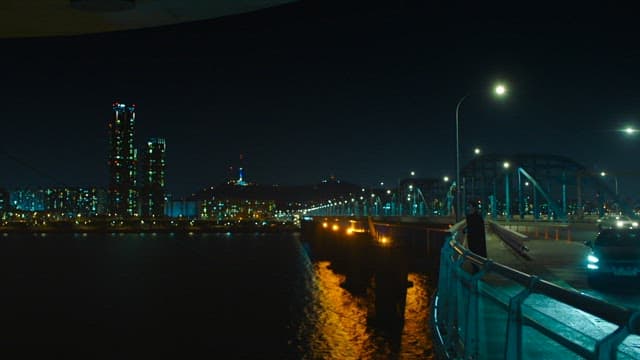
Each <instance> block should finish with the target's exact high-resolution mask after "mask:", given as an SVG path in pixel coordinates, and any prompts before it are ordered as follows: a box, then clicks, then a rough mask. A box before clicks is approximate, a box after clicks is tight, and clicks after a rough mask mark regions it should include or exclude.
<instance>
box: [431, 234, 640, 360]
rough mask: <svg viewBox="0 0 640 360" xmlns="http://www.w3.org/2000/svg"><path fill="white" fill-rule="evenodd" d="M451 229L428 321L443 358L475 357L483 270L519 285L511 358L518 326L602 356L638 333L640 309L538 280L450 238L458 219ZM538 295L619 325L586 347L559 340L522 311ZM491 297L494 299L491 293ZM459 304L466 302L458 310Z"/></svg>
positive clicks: (508, 349)
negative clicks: (468, 266) (474, 270)
mask: <svg viewBox="0 0 640 360" xmlns="http://www.w3.org/2000/svg"><path fill="white" fill-rule="evenodd" d="M456 225H460V226H458V227H457V228H455V230H454V231H452V232H451V235H450V236H449V238H448V239H447V240H446V241H445V243H444V245H443V247H442V250H441V258H440V274H439V279H438V291H437V294H436V296H435V297H434V309H433V319H432V320H433V326H434V328H435V333H436V334H437V335H438V340H439V345H440V348H441V350H443V353H444V355H446V356H445V357H458V356H460V354H461V353H464V358H469V357H472V358H478V356H479V350H478V346H479V345H478V342H479V337H480V336H482V334H479V329H478V325H477V323H478V321H479V319H478V317H479V316H480V315H479V314H478V306H479V305H478V298H479V297H480V296H484V297H489V298H491V297H492V295H491V294H490V292H487V291H486V290H483V289H484V288H482V289H481V287H480V286H479V285H480V283H481V282H482V283H483V286H485V287H486V286H488V287H491V285H490V284H488V283H486V282H483V281H481V279H482V277H483V276H484V275H485V274H488V273H491V274H496V275H499V276H501V277H502V278H506V279H510V280H512V281H514V282H516V283H518V284H519V285H521V286H522V287H523V288H524V290H523V291H521V292H520V293H519V294H517V295H516V296H513V297H512V298H511V300H510V301H509V304H505V307H506V308H507V309H508V312H507V313H508V318H509V319H508V321H507V339H506V341H505V349H504V356H505V358H509V359H511V358H512V357H513V358H517V359H521V358H522V341H523V340H522V325H523V324H527V325H530V326H532V327H534V328H536V330H539V332H540V333H541V334H542V335H545V336H546V338H547V339H550V340H551V341H555V342H556V343H559V344H560V345H563V346H565V348H567V349H568V350H570V351H572V352H574V353H576V354H578V355H580V356H584V357H587V358H593V359H606V358H610V357H611V356H615V354H616V353H617V351H618V346H619V345H620V344H621V343H622V342H623V341H624V340H625V339H626V338H627V337H628V336H629V335H640V312H638V311H634V310H632V309H628V308H625V307H622V306H618V305H614V304H611V303H607V302H605V301H602V300H599V299H597V298H594V297H591V296H589V295H586V294H582V293H580V292H577V291H575V290H570V289H566V288H562V287H560V286H558V285H555V284H553V283H551V282H548V281H546V280H543V279H539V278H538V277H536V276H533V275H529V274H526V273H523V272H521V271H518V270H516V269H513V268H510V267H508V266H505V265H502V264H499V263H496V262H493V261H492V260H490V259H486V258H483V257H481V256H479V255H476V254H474V253H472V252H471V251H469V250H468V249H467V248H465V247H464V246H462V244H461V243H460V242H459V241H456V240H455V239H456V238H457V237H458V236H459V231H458V230H459V229H460V228H461V227H462V224H456ZM464 263H471V264H475V265H477V266H478V267H479V268H480V271H479V272H478V273H476V274H469V273H468V272H467V271H465V270H464V269H463V268H462V266H463V264H464ZM534 293H535V294H539V295H543V296H546V297H548V298H550V299H554V300H556V301H559V302H562V303H564V304H566V305H568V306H571V307H573V308H574V309H579V310H581V311H583V312H585V313H588V314H591V315H593V316H597V317H599V318H601V319H603V320H605V321H607V322H609V323H611V324H614V325H617V326H618V328H617V330H616V331H614V332H613V333H611V334H609V335H607V336H605V337H604V338H602V339H599V340H594V341H595V345H594V346H593V347H592V348H593V349H592V348H591V347H586V346H583V345H580V344H576V343H574V342H572V341H570V340H568V339H564V338H563V335H562V334H560V333H555V332H554V330H553V329H550V328H547V327H545V326H544V325H542V324H539V323H538V322H537V321H536V320H535V319H532V318H529V317H528V316H527V315H526V314H524V313H523V312H522V303H523V302H524V300H525V299H526V298H527V297H528V296H529V295H531V294H534ZM493 300H499V299H497V298H494V299H493ZM463 307H465V308H464V309H463Z"/></svg>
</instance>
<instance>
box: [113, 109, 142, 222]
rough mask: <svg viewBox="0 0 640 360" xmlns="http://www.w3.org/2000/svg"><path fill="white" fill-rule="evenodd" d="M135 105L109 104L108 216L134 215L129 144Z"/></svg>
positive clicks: (132, 149) (133, 153)
mask: <svg viewBox="0 0 640 360" xmlns="http://www.w3.org/2000/svg"><path fill="white" fill-rule="evenodd" d="M135 119H136V106H135V105H130V106H127V105H125V104H122V103H120V102H117V101H116V102H114V103H113V114H112V117H111V120H110V121H109V161H108V164H109V189H108V193H109V214H110V215H111V216H133V215H136V212H137V200H138V194H137V190H136V164H137V151H136V149H135V147H134V144H133V135H134V128H135Z"/></svg>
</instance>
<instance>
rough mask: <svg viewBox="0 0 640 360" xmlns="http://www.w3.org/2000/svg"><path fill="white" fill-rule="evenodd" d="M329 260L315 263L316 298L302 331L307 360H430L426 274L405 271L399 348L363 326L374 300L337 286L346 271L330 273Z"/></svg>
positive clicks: (431, 352) (431, 356) (429, 291)
mask: <svg viewBox="0 0 640 360" xmlns="http://www.w3.org/2000/svg"><path fill="white" fill-rule="evenodd" d="M329 266H330V262H328V261H321V262H317V263H315V264H314V266H313V267H314V276H313V278H314V280H313V286H314V296H313V300H312V301H311V302H310V303H309V304H308V308H307V315H308V319H309V322H308V323H307V324H306V326H307V328H306V329H305V332H306V333H307V336H308V337H309V339H308V340H309V346H310V349H309V350H310V353H309V354H307V356H305V359H387V358H394V359H434V358H435V357H434V355H433V344H432V343H431V334H430V332H429V329H428V316H429V311H430V302H429V299H430V298H429V296H430V293H431V290H430V289H429V288H428V283H427V277H426V276H425V275H422V274H413V273H411V274H409V276H408V280H409V281H411V282H412V283H413V286H412V287H411V288H409V289H407V299H406V306H405V322H404V328H403V330H402V334H401V342H400V349H397V348H396V349H395V350H392V348H393V346H392V345H391V344H390V342H389V339H386V338H385V337H384V336H381V334H380V333H379V332H378V331H376V329H373V328H371V326H369V325H368V324H367V315H368V313H369V310H370V306H372V303H373V299H371V298H369V296H367V298H363V297H357V296H354V295H352V294H351V293H350V292H349V291H347V290H345V289H343V288H342V287H341V286H340V284H341V283H342V282H343V281H344V280H345V277H344V275H341V274H337V273H334V272H333V271H332V270H331V269H330V268H329Z"/></svg>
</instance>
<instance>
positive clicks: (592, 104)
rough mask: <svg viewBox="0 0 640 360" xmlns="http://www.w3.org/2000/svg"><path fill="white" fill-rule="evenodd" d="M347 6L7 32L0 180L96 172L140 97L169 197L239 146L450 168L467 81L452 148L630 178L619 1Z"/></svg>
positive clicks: (86, 181)
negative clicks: (37, 33) (124, 113)
mask: <svg viewBox="0 0 640 360" xmlns="http://www.w3.org/2000/svg"><path fill="white" fill-rule="evenodd" d="M344 3H345V2H332V1H318V2H315V1H308V2H306V1H303V2H299V3H294V4H291V5H285V6H281V7H277V8H273V9H269V10H262V11H258V12H254V13H250V14H244V15H237V16H230V17H226V18H222V19H217V20H211V21H203V22H197V23H190V24H183V25H176V26H168V27H162V28H156V29H146V30H136V31H125V32H116V33H107V34H100V35H84V36H73V37H61V38H36V39H10V40H0V47H1V48H2V55H1V56H0V66H1V67H2V69H3V71H2V77H1V79H2V81H1V83H2V90H1V91H2V97H1V99H2V106H1V107H0V119H1V120H0V121H1V124H2V128H1V129H2V130H1V132H0V134H1V138H2V140H1V142H0V151H1V152H0V168H1V169H2V170H1V171H0V187H7V188H13V187H15V186H47V185H56V186H57V185H69V186H92V185H95V186H106V184H107V181H108V174H107V163H106V159H107V143H108V139H107V122H108V120H109V118H110V116H111V104H112V102H113V101H114V100H120V101H122V102H125V103H135V104H136V105H137V109H138V110H137V113H136V116H137V117H136V120H137V128H136V138H137V140H136V142H137V144H138V145H140V146H141V145H142V144H143V143H144V142H145V141H146V140H147V138H149V137H164V138H166V141H167V186H168V190H169V192H171V193H174V194H176V195H187V194H189V193H191V192H195V191H197V190H198V189H201V188H203V187H207V186H211V185H215V184H218V183H221V182H223V181H225V179H226V178H227V172H228V167H229V166H230V165H233V166H238V158H239V155H240V154H243V155H244V164H243V166H244V167H245V169H246V177H247V178H248V180H249V181H252V182H256V183H260V184H276V183H277V184H312V183H317V182H319V181H321V180H322V179H325V178H328V177H329V176H330V175H335V176H336V177H337V178H339V179H342V180H345V181H349V182H354V183H360V184H363V185H369V186H371V185H374V184H377V183H379V182H380V181H384V182H386V183H387V184H392V183H395V182H396V181H397V179H399V178H404V177H407V176H408V174H409V171H411V170H414V171H415V172H416V174H417V176H420V177H423V176H424V177H431V176H433V177H441V176H443V175H449V176H453V175H454V172H455V168H454V166H455V162H454V161H455V106H456V103H457V102H458V100H459V99H460V97H462V96H463V95H464V94H466V93H470V96H469V98H467V100H465V102H464V104H463V105H462V107H461V113H460V115H461V117H460V125H461V131H460V136H461V146H462V148H461V150H462V154H463V155H464V157H463V163H464V162H465V159H467V160H468V159H469V158H470V157H471V154H472V149H473V148H474V147H475V146H479V147H480V148H482V150H483V152H485V153H494V152H497V153H548V154H556V155H564V156H568V157H570V158H572V159H574V160H576V161H578V162H580V163H582V164H583V165H585V166H587V167H589V168H592V169H594V170H597V171H600V170H606V171H609V172H611V173H617V174H619V181H620V189H621V192H623V193H624V192H627V191H631V189H633V190H634V191H636V190H640V186H637V185H636V184H637V183H640V181H639V180H640V163H639V162H638V161H637V157H636V154H638V151H639V150H640V135H636V136H635V137H633V136H632V137H629V136H626V135H625V134H623V133H621V132H618V131H616V129H620V128H621V127H622V126H625V125H628V124H629V125H636V126H638V125H640V123H638V122H637V121H638V120H639V118H638V117H639V116H640V81H639V80H640V71H639V69H638V66H639V65H640V42H639V41H638V31H636V28H637V21H636V20H634V19H633V18H632V15H633V14H634V12H632V11H631V10H630V9H622V8H603V7H594V8H586V7H585V5H582V6H581V7H569V6H566V7H564V8H563V7H557V6H554V7H548V8H543V7H540V8H534V7H531V8H523V7H521V6H520V7H516V6H515V5H514V6H513V7H511V8H508V7H507V8H504V7H497V6H496V7H481V6H480V5H475V6H469V5H466V4H465V3H455V4H453V5H447V6H445V5H438V3H431V4H430V5H426V4H425V3H422V2H417V1H408V2H406V1H405V2H402V1H389V2H388V3H386V4H385V3H378V2H376V3H375V5H372V4H371V3H370V2H369V3H355V2H353V3H352V2H347V5H345V4H344ZM434 4H435V5H434ZM443 4H444V2H443ZM496 81H504V82H506V83H507V85H508V86H509V96H508V97H507V98H505V99H501V100H497V99H494V98H492V97H491V96H490V92H491V87H492V85H493V84H494V83H495V82H496ZM7 154H8V155H7Z"/></svg>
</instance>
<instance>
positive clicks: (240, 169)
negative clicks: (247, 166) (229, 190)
mask: <svg viewBox="0 0 640 360" xmlns="http://www.w3.org/2000/svg"><path fill="white" fill-rule="evenodd" d="M243 159H244V156H243V155H242V154H240V164H239V165H238V180H237V181H236V185H242V186H245V185H247V182H246V181H245V180H244V167H243V166H242V160H243Z"/></svg>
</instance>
